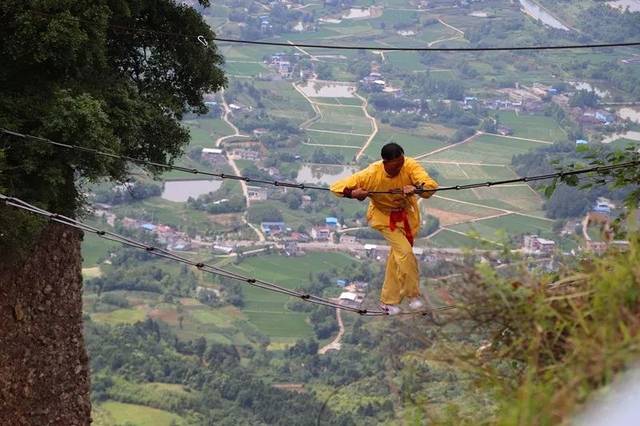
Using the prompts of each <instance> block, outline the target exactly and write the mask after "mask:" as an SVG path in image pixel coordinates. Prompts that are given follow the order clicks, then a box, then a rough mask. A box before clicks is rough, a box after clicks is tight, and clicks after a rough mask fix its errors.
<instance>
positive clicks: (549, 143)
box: [482, 132, 553, 145]
mask: <svg viewBox="0 0 640 426" xmlns="http://www.w3.org/2000/svg"><path fill="white" fill-rule="evenodd" d="M482 134H485V135H489V136H495V137H498V138H505V139H517V140H520V141H528V142H537V143H543V144H545V145H553V142H551V141H543V140H540V139H530V138H521V137H519V136H506V135H498V134H495V133H484V132H483V133H482Z"/></svg>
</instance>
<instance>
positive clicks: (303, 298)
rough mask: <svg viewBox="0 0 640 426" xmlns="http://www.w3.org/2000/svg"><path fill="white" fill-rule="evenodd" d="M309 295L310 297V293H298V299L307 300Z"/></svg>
mask: <svg viewBox="0 0 640 426" xmlns="http://www.w3.org/2000/svg"><path fill="white" fill-rule="evenodd" d="M310 297H311V295H310V294H301V295H300V299H302V300H309V298H310Z"/></svg>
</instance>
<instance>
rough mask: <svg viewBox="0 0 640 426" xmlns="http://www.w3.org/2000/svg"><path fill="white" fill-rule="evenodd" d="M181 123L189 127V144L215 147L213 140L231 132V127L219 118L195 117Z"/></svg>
mask: <svg viewBox="0 0 640 426" xmlns="http://www.w3.org/2000/svg"><path fill="white" fill-rule="evenodd" d="M182 124H183V125H184V126H185V127H186V128H187V129H189V133H190V134H191V142H190V143H189V146H192V147H194V146H201V147H203V148H215V141H216V139H217V138H219V137H221V136H226V135H230V134H232V133H233V131H232V130H231V127H229V125H228V124H227V123H225V122H224V121H222V120H221V119H220V118H197V119H194V120H185V121H183V122H182Z"/></svg>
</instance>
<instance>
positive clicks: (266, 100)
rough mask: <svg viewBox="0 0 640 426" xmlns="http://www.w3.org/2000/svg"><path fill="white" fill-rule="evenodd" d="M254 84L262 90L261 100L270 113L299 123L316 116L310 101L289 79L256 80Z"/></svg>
mask: <svg viewBox="0 0 640 426" xmlns="http://www.w3.org/2000/svg"><path fill="white" fill-rule="evenodd" d="M253 84H254V86H255V87H256V88H258V89H260V90H261V91H262V93H261V97H260V100H261V102H262V103H263V104H264V106H265V108H266V109H267V110H268V111H269V115H271V116H273V117H282V118H286V119H288V120H291V121H293V122H295V123H297V124H300V123H302V122H303V121H305V120H308V119H309V118H311V117H313V116H314V112H313V108H311V105H310V104H309V102H308V101H307V100H306V99H305V98H304V97H303V96H302V95H301V94H300V93H299V92H298V91H297V90H295V89H294V88H293V85H292V84H291V83H290V82H288V81H268V82H267V81H255V82H253Z"/></svg>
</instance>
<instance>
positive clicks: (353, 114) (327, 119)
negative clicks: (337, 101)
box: [310, 105, 373, 135]
mask: <svg viewBox="0 0 640 426" xmlns="http://www.w3.org/2000/svg"><path fill="white" fill-rule="evenodd" d="M318 108H319V109H320V113H321V114H322V117H321V118H320V119H319V120H317V121H315V122H314V123H313V124H312V125H311V126H310V129H318V130H331V131H335V132H345V133H359V134H363V135H369V134H371V133H372V131H373V129H372V124H371V120H369V119H368V118H367V117H365V116H364V113H363V111H362V110H361V109H359V108H350V107H348V108H340V107H338V106H326V105H318Z"/></svg>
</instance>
